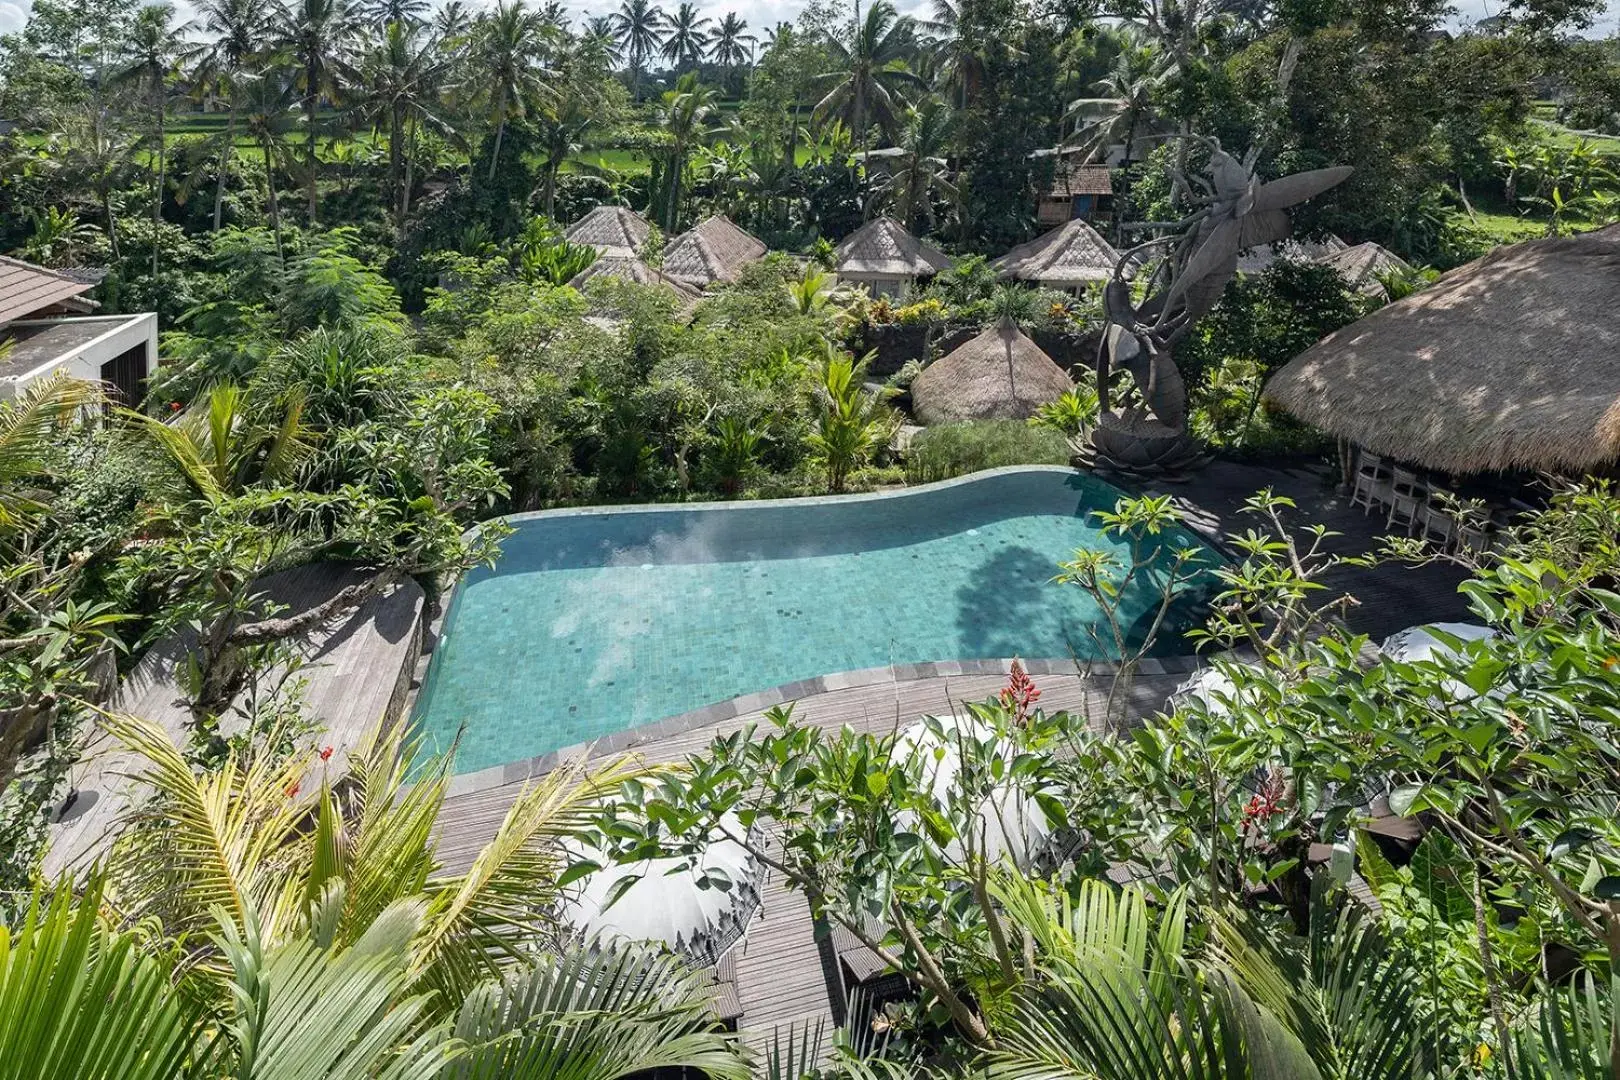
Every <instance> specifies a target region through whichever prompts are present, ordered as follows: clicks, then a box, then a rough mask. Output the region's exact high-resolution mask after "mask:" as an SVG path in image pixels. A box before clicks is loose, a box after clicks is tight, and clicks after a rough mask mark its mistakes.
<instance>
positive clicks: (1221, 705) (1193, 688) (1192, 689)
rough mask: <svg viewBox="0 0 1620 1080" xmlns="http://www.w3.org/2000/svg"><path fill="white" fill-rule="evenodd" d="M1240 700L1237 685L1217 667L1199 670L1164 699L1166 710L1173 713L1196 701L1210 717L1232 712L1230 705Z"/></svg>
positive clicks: (1235, 665)
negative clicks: (1182, 706) (1180, 707)
mask: <svg viewBox="0 0 1620 1080" xmlns="http://www.w3.org/2000/svg"><path fill="white" fill-rule="evenodd" d="M1253 666H1254V665H1253V664H1233V665H1232V667H1238V668H1245V669H1247V668H1252V667H1253ZM1240 699H1241V694H1240V692H1239V690H1238V687H1237V683H1235V682H1233V681H1232V676H1230V675H1228V674H1227V673H1226V670H1225V669H1222V668H1219V667H1205V668H1199V669H1198V670H1197V671H1195V672H1193V673H1192V676H1191V677H1190V678H1189V679H1188V680H1187V681H1186V682H1184V683H1182V684H1181V685H1180V686H1178V687H1176V688H1175V689H1174V690H1172V691H1171V692H1170V696H1169V697H1168V698H1166V699H1165V702H1164V707H1165V709H1166V710H1168V711H1171V712H1174V711H1175V710H1176V708H1178V707H1179V706H1181V705H1183V704H1185V703H1187V702H1189V701H1196V702H1199V703H1200V704H1202V705H1203V706H1204V710H1205V711H1206V712H1208V713H1209V715H1210V716H1213V717H1216V718H1219V717H1224V716H1226V715H1227V714H1228V713H1230V712H1231V711H1232V704H1233V703H1234V702H1237V701H1239V700H1240Z"/></svg>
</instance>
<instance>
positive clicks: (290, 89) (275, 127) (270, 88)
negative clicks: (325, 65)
mask: <svg viewBox="0 0 1620 1080" xmlns="http://www.w3.org/2000/svg"><path fill="white" fill-rule="evenodd" d="M237 81H238V82H239V83H240V84H241V89H242V104H243V110H244V112H245V113H246V126H247V130H248V134H249V135H251V136H252V138H253V142H254V145H256V146H258V148H259V151H260V152H261V153H262V154H263V155H264V195H265V202H266V204H267V205H268V206H269V209H270V230H271V232H272V233H274V234H275V238H276V259H277V261H283V260H284V259H285V257H286V256H285V252H284V251H283V249H282V244H281V197H280V195H279V194H277V191H276V186H277V185H276V180H277V171H278V170H279V169H280V168H282V167H284V166H287V165H290V164H291V162H292V157H293V148H292V135H293V129H294V127H295V126H296V125H297V119H296V115H295V114H296V108H297V105H298V88H297V85H296V84H295V83H294V81H293V80H292V79H290V78H287V77H286V76H285V75H284V74H283V73H281V72H278V71H276V70H274V69H271V70H269V71H266V72H265V73H263V74H262V75H257V76H252V77H247V76H240V75H239V76H238V78H237Z"/></svg>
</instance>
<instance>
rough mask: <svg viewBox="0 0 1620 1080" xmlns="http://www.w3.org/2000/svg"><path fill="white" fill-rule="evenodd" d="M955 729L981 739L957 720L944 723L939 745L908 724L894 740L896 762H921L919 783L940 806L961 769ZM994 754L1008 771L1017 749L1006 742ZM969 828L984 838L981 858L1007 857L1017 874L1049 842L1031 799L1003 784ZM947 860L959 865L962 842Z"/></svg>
mask: <svg viewBox="0 0 1620 1080" xmlns="http://www.w3.org/2000/svg"><path fill="white" fill-rule="evenodd" d="M959 723H960V724H961V725H963V734H964V735H965V736H967V737H969V738H977V739H982V738H983V737H984V736H983V735H982V734H978V735H975V734H974V731H975V729H976V728H977V724H976V723H975V722H974V721H973V720H971V719H969V718H966V717H964V718H962V719H961V720H954V719H945V720H944V725H945V726H944V735H945V738H944V739H943V740H941V739H940V738H939V737H938V736H936V735H935V734H934V732H933V731H931V730H930V729H929V728H928V726H927V725H926V724H923V723H916V724H912V725H911V726H910V727H908V728H906V729H905V730H904V731H902V732H901V733H900V734H899V735H898V736H897V737H896V738H895V743H894V757H895V760H896V761H903V760H905V759H906V758H908V757H917V758H919V759H920V760H921V761H922V763H923V779H924V781H925V782H926V783H927V784H928V786H929V789H930V790H931V791H932V793H933V795H934V797H935V798H936V799H937V800H939V802H940V803H942V804H943V803H945V802H946V801H947V800H948V799H950V797H951V793H952V791H953V789H954V788H955V787H956V782H957V780H956V778H957V774H958V773H959V772H960V771H961V768H962V759H961V756H960V754H959V753H958V751H957V749H956V745H955V743H954V742H953V739H954V734H953V733H954V731H955V729H956V725H957V724H959ZM996 752H997V753H999V754H1000V755H1001V756H1002V757H1003V758H1005V759H1006V761H1007V763H1008V764H1009V765H1011V764H1012V759H1013V757H1014V756H1015V754H1016V749H1015V748H1014V747H1013V745H1012V743H1011V741H1010V740H1005V739H1004V740H1002V742H1001V745H1000V746H999V747H997V749H996ZM973 828H974V830H975V832H976V833H982V835H983V837H984V855H985V856H986V857H987V858H989V859H992V860H993V859H996V858H999V857H1000V856H1001V855H1003V854H1005V855H1007V856H1008V857H1010V858H1011V859H1012V861H1013V864H1014V865H1016V866H1017V867H1019V868H1020V869H1028V868H1029V866H1030V865H1031V864H1032V863H1033V862H1034V860H1035V858H1036V856H1038V855H1039V854H1041V852H1042V850H1043V849H1044V848H1045V847H1046V844H1047V842H1048V841H1049V840H1050V839H1051V836H1052V827H1051V825H1050V824H1048V822H1047V820H1046V814H1045V812H1044V811H1042V810H1041V808H1040V805H1039V804H1038V803H1037V802H1036V801H1035V798H1034V795H1033V794H1032V793H1028V792H1025V791H1022V790H1020V789H1018V788H1017V787H1015V786H1013V785H1012V784H1011V783H1003V784H1002V785H1000V786H999V787H996V788H994V789H993V790H992V791H991V793H990V795H989V796H988V797H986V799H985V800H984V804H983V805H982V806H980V807H979V809H978V813H977V815H976V816H975V819H974V825H973ZM945 854H946V857H948V858H951V859H958V860H959V859H961V858H962V857H963V856H964V854H965V853H964V851H963V850H962V845H961V842H960V841H952V842H951V844H950V846H948V847H947V848H946V849H945Z"/></svg>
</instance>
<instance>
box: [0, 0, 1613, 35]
mask: <svg viewBox="0 0 1620 1080" xmlns="http://www.w3.org/2000/svg"><path fill="white" fill-rule="evenodd" d="M174 2H175V9H176V11H178V12H179V13H180V14H181V15H184V16H189V15H190V5H189V4H188V3H187V2H186V0H174ZM487 2H489V3H493V0H487ZM674 2H675V0H671V2H670V5H669V6H674ZM1453 2H1454V3H1455V6H1456V8H1457V15H1456V16H1455V17H1454V18H1453V19H1452V20H1451V23H1452V25H1454V26H1459V27H1460V26H1467V25H1470V24H1471V23H1474V22H1476V21H1478V20H1479V19H1482V18H1484V17H1486V16H1488V15H1492V14H1495V12H1496V10H1497V9H1498V8H1499V7H1500V6H1501V5H1500V4H1499V3H1497V2H1495V0H1453ZM31 4H32V0H0V33H10V32H11V31H13V30H16V29H18V28H20V27H21V26H22V24H23V22H24V20H26V19H27V17H28V9H29V7H30V5H31ZM697 5H698V7H699V9H700V10H702V12H703V14H705V15H707V16H709V17H710V18H712V19H717V20H718V19H719V18H720V16H722V15H724V14H725V13H726V12H728V11H735V12H736V13H737V14H738V15H740V16H742V17H743V18H744V19H746V20H747V22H748V27H749V30H750V31H751V32H753V33H760V32H762V31H763V30H765V29H767V28H769V27H772V26H775V25H776V24H777V23H779V22H782V21H784V20H788V21H791V20H792V19H794V18H795V17H797V15H798V14H799V11H800V10H801V9H802V8H803V7H804V0H697ZM475 6H476V3H475ZM895 6H896V7H898V8H899V9H900V10H901V11H902V12H903V13H906V14H917V15H920V14H924V13H925V9H926V7H927V4H926V0H897V2H896V5H895ZM567 7H568V10H569V11H571V12H573V13H574V15H575V16H576V19H579V20H582V19H583V18H584V17H586V16H589V15H601V14H604V13H606V12H608V11H611V10H613V9H614V8H616V7H618V0H567ZM1617 30H1620V11H1610V12H1606V13H1605V14H1603V15H1601V16H1599V17H1598V20H1597V24H1596V25H1595V26H1593V28H1592V29H1591V30H1590V31H1588V34H1590V35H1591V36H1594V37H1603V36H1608V35H1610V34H1614V33H1616V31H1617Z"/></svg>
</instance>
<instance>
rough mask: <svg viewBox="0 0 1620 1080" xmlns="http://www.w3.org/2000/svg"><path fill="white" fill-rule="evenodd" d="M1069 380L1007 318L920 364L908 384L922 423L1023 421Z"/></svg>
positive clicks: (1067, 387) (1056, 395)
mask: <svg viewBox="0 0 1620 1080" xmlns="http://www.w3.org/2000/svg"><path fill="white" fill-rule="evenodd" d="M1073 388H1074V383H1073V382H1072V381H1071V380H1070V379H1069V376H1068V375H1067V374H1065V373H1064V371H1063V369H1062V368H1060V367H1058V366H1057V365H1056V364H1055V363H1053V362H1052V358H1051V357H1050V356H1047V355H1046V353H1044V352H1042V351H1041V348H1040V346H1038V345H1036V344H1035V343H1034V342H1033V341H1031V340H1030V339H1029V338H1027V337H1025V336H1024V334H1023V333H1022V332H1021V331H1020V330H1019V329H1018V326H1017V324H1015V323H1014V322H1013V321H1012V320H1011V319H1003V320H1002V321H1001V322H1000V323H998V324H996V325H995V326H992V327H990V329H988V330H986V331H985V332H984V333H982V334H980V335H979V336H978V337H976V338H973V339H972V340H971V341H968V342H965V343H964V344H963V345H961V346H960V347H959V348H957V349H954V350H952V351H951V352H950V353H948V354H947V355H945V356H942V357H940V358H939V359H938V360H936V361H934V362H933V363H932V364H929V365H928V366H927V367H926V368H923V370H922V374H920V375H918V376H917V377H916V379H914V380H913V381H912V383H911V405H912V411H913V412H915V413H916V414H917V419H918V420H919V421H921V422H922V423H924V424H950V423H955V422H957V421H961V420H1027V419H1028V418H1029V417H1031V416H1034V415H1035V411H1036V410H1037V409H1039V408H1040V407H1041V406H1042V405H1044V404H1046V403H1047V402H1049V401H1054V400H1056V399H1057V398H1059V397H1061V396H1062V395H1063V394H1064V392H1066V391H1068V390H1072V389H1073Z"/></svg>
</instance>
